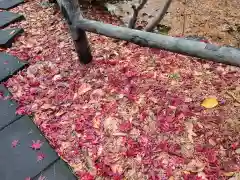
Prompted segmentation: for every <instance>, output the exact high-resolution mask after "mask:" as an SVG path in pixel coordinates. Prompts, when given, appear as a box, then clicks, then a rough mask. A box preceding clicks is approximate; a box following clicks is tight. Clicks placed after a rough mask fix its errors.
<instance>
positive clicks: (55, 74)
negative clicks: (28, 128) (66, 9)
mask: <svg viewBox="0 0 240 180" xmlns="http://www.w3.org/2000/svg"><path fill="white" fill-rule="evenodd" d="M14 12H20V13H22V14H24V15H25V17H26V20H25V21H22V22H20V23H18V26H19V25H21V27H23V28H24V30H25V33H24V34H23V35H22V36H21V37H19V38H18V39H17V41H16V43H15V44H14V47H13V48H11V49H8V50H7V51H8V52H10V53H11V54H14V55H16V56H18V57H20V58H22V59H28V61H29V63H30V66H29V67H28V68H26V69H25V70H23V71H22V72H20V73H18V74H17V75H15V76H14V77H12V78H11V79H9V80H8V82H7V83H6V85H7V86H8V88H9V89H10V90H11V92H12V93H13V98H14V99H16V100H17V101H18V102H19V103H20V104H21V105H20V107H19V109H18V111H17V113H19V114H34V122H35V123H36V124H37V125H38V126H39V128H40V129H41V130H42V132H43V133H44V135H45V136H46V137H47V138H48V140H49V141H50V144H51V145H52V146H53V147H54V148H55V149H56V151H57V152H58V153H59V155H60V156H61V157H62V158H63V159H64V160H65V161H66V162H68V163H69V165H70V166H71V167H73V169H74V171H75V173H76V175H77V176H78V177H79V179H82V180H92V179H114V180H120V179H125V180H126V179H129V180H130V179H133V180H136V179H139V180H142V179H149V180H158V179H161V180H162V179H171V180H173V179H176V180H177V179H186V180H188V179H189V180H194V179H195V180H200V179H210V180H217V179H231V180H233V179H235V180H236V179H238V178H239V176H240V175H239V173H238V172H239V168H240V149H239V148H240V142H239V139H240V133H239V132H240V69H239V68H235V67H231V66H224V65H220V64H214V63H207V62H205V61H197V59H195V58H190V57H186V56H182V55H178V54H173V53H169V52H166V51H160V50H155V49H148V48H141V47H139V46H136V45H133V44H127V45H126V44H125V43H124V42H116V41H114V40H113V39H110V38H106V37H104V36H100V35H96V34H88V36H89V41H90V43H91V47H92V51H93V55H94V61H93V63H91V64H89V65H87V66H84V65H80V64H79V62H78V60H77V56H76V53H75V52H74V48H73V44H72V41H71V38H70V35H69V33H68V29H67V26H66V24H65V22H64V21H63V19H62V17H61V15H60V14H59V12H57V13H56V14H55V13H54V9H53V8H52V7H47V6H45V4H42V3H40V1H39V0H32V1H29V2H27V3H25V4H23V5H21V6H19V7H17V8H15V9H14ZM84 13H85V15H86V16H87V17H88V18H92V19H98V20H101V21H104V22H109V23H112V24H117V23H118V22H117V21H116V19H115V18H114V17H111V16H109V15H108V14H106V13H104V12H102V11H99V10H97V9H93V8H92V10H90V9H89V10H86V11H85V12H84ZM16 25H17V24H15V25H12V26H16ZM209 97H213V98H216V99H217V100H218V105H217V106H216V107H214V108H210V109H207V108H204V107H202V106H201V103H202V102H203V100H204V99H205V98H209ZM205 104H206V102H205ZM215 105H216V104H215ZM215 105H214V106H215Z"/></svg>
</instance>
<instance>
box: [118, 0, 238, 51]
mask: <svg viewBox="0 0 240 180" xmlns="http://www.w3.org/2000/svg"><path fill="white" fill-rule="evenodd" d="M165 1H166V0H148V3H147V5H146V6H145V8H144V9H142V10H141V12H140V16H139V17H140V18H139V21H140V22H141V23H145V22H150V21H151V19H152V18H153V17H154V16H156V14H157V13H158V12H159V11H161V10H162V7H163V5H164V3H165ZM137 2H138V1H137V0H133V1H128V2H125V3H122V2H121V3H117V4H115V5H116V9H115V10H114V13H115V14H116V15H117V16H120V17H121V18H122V20H123V21H124V22H128V20H129V17H130V16H131V13H132V9H131V5H132V4H137ZM239 9H240V3H239V1H238V0H173V3H172V4H171V6H170V8H169V10H168V13H167V14H166V16H165V17H164V19H163V21H162V22H161V24H163V25H166V26H170V27H171V30H170V31H169V34H170V35H184V36H186V35H199V36H204V37H206V38H208V39H210V40H212V41H214V42H217V43H220V44H226V45H231V46H235V47H240V11H239Z"/></svg>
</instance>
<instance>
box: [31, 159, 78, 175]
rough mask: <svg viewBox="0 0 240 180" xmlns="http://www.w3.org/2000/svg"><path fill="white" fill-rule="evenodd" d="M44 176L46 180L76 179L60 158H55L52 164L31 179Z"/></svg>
mask: <svg viewBox="0 0 240 180" xmlns="http://www.w3.org/2000/svg"><path fill="white" fill-rule="evenodd" d="M40 177H45V178H46V180H76V179H77V178H76V177H75V176H74V175H73V173H72V171H71V170H70V169H69V167H68V165H67V164H66V163H65V162H64V161H63V160H61V159H59V160H57V161H56V162H55V163H54V164H53V165H51V166H50V167H49V168H47V169H46V170H45V171H43V172H42V173H41V174H39V175H38V176H37V177H35V178H34V179H33V180H39V178H40Z"/></svg>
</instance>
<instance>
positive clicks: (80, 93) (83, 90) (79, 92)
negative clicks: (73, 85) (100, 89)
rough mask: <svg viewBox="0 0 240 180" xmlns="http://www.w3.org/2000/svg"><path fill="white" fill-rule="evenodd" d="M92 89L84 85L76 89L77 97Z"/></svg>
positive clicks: (88, 85)
mask: <svg viewBox="0 0 240 180" xmlns="http://www.w3.org/2000/svg"><path fill="white" fill-rule="evenodd" d="M91 89H92V87H91V85H90V84H87V83H84V84H82V85H81V86H80V88H79V89H78V95H79V96H81V95H83V94H85V93H86V92H88V91H90V90H91Z"/></svg>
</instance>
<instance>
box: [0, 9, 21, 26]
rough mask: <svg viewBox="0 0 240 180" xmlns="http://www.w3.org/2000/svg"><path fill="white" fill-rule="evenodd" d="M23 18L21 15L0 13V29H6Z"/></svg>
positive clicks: (6, 12)
mask: <svg viewBox="0 0 240 180" xmlns="http://www.w3.org/2000/svg"><path fill="white" fill-rule="evenodd" d="M23 18H24V17H23V15H21V14H16V13H12V12H8V11H2V12H0V28H3V27H6V26H8V25H9V24H11V23H13V22H16V21H20V20H22V19H23Z"/></svg>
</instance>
